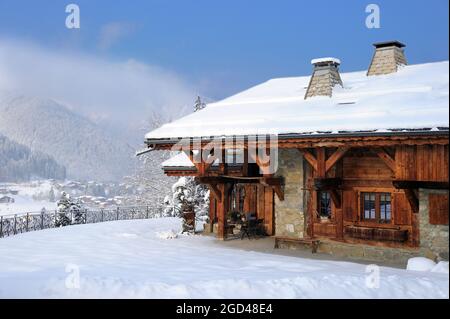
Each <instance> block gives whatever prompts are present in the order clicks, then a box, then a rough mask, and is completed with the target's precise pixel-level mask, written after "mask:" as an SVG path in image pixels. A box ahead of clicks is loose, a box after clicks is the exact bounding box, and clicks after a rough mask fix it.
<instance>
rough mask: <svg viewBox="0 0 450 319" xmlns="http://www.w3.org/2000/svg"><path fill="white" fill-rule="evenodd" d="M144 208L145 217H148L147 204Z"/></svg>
mask: <svg viewBox="0 0 450 319" xmlns="http://www.w3.org/2000/svg"><path fill="white" fill-rule="evenodd" d="M145 210H146V212H145V218H146V219H148V205H147V207H146V208H145Z"/></svg>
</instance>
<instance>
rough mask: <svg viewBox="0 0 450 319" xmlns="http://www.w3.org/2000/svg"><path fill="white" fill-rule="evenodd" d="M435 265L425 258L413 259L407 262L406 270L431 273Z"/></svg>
mask: <svg viewBox="0 0 450 319" xmlns="http://www.w3.org/2000/svg"><path fill="white" fill-rule="evenodd" d="M435 266H436V263H435V262H434V261H432V260H431V259H428V258H425V257H413V258H410V259H409V260H408V265H407V266H406V269H407V270H414V271H431V270H432V269H433V268H434V267H435Z"/></svg>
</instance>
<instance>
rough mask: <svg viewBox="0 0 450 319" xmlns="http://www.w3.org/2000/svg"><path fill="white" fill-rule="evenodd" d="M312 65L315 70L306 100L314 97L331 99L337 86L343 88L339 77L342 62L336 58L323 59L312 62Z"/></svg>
mask: <svg viewBox="0 0 450 319" xmlns="http://www.w3.org/2000/svg"><path fill="white" fill-rule="evenodd" d="M311 64H312V65H314V70H313V75H312V76H311V80H310V81H309V85H308V89H307V90H306V94H305V99H307V98H310V97H313V96H329V97H331V96H332V95H333V88H334V86H335V85H337V84H339V85H340V86H343V85H342V80H341V76H340V75H339V65H340V64H341V61H339V60H338V59H335V58H322V59H314V60H312V61H311Z"/></svg>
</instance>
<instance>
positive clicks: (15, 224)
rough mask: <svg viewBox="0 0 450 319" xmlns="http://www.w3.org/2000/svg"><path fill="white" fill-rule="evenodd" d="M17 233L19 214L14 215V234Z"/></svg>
mask: <svg viewBox="0 0 450 319" xmlns="http://www.w3.org/2000/svg"><path fill="white" fill-rule="evenodd" d="M16 234H17V214H16V215H14V235H16Z"/></svg>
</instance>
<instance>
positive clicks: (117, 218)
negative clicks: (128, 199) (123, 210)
mask: <svg viewBox="0 0 450 319" xmlns="http://www.w3.org/2000/svg"><path fill="white" fill-rule="evenodd" d="M116 220H119V207H118V206H117V216H116Z"/></svg>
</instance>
